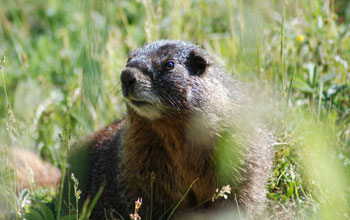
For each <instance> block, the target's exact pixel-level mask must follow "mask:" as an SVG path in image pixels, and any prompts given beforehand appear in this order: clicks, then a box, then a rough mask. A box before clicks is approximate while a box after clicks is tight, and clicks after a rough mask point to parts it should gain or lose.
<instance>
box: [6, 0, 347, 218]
mask: <svg viewBox="0 0 350 220" xmlns="http://www.w3.org/2000/svg"><path fill="white" fill-rule="evenodd" d="M283 8H284V9H283ZM283 10H285V15H284V13H283ZM336 12H337V13H336ZM0 23H1V28H0V42H1V43H0V56H5V57H6V59H5V60H4V62H2V63H1V67H2V68H1V70H0V73H1V83H0V122H1V123H0V146H11V147H25V148H30V149H32V150H34V151H38V152H40V154H41V156H42V157H43V158H44V159H46V160H49V161H51V162H52V163H53V164H54V165H56V166H58V167H61V166H62V164H63V162H62V158H63V153H62V152H63V146H62V144H61V142H60V138H59V134H63V133H64V132H65V131H64V128H65V127H67V126H68V127H69V128H70V129H71V133H72V137H73V139H74V140H78V139H80V138H83V137H84V136H86V135H87V134H88V133H91V132H92V131H93V130H96V129H97V128H100V127H102V126H104V125H106V124H107V123H108V122H111V121H113V120H115V119H117V118H120V117H122V115H123V112H124V104H123V102H122V99H121V96H120V88H119V73H120V71H121V70H122V69H123V67H124V65H125V62H126V59H127V54H128V53H129V51H130V50H132V49H134V48H137V47H139V46H142V45H144V44H145V43H147V42H151V41H153V40H157V39H162V38H171V39H182V40H188V41H192V42H194V43H197V44H199V45H201V46H203V47H204V48H205V49H206V50H207V51H208V52H209V53H211V54H212V56H213V57H214V59H215V60H216V61H217V62H218V63H219V64H221V65H223V66H224V67H225V68H226V69H227V70H228V72H230V73H232V74H234V75H235V76H236V77H238V78H241V79H242V80H244V81H248V82H250V84H251V85H252V87H257V90H258V91H260V90H261V91H267V92H266V94H269V95H262V96H264V98H263V99H261V100H262V102H263V103H260V104H257V105H258V106H259V107H263V109H262V111H263V112H266V114H267V115H268V116H269V120H271V121H272V124H274V125H276V126H275V127H277V128H278V129H277V131H276V133H277V135H278V137H279V143H280V144H278V145H277V146H276V160H275V164H274V169H273V177H271V180H270V182H269V184H268V186H267V188H268V190H269V193H268V195H267V197H268V198H269V201H270V202H269V206H270V208H269V212H268V213H269V214H268V216H272V217H271V218H276V217H280V218H288V217H289V218H321V219H342V218H349V212H350V211H349V207H350V205H349V195H350V192H349V188H350V176H349V173H350V169H349V166H350V73H349V72H350V69H349V62H350V31H349V30H350V4H349V2H348V1H346V0H334V1H333V0H322V1H316V0H310V1H306V0H305V1H303V0H299V1H285V2H284V1H277V0H275V1H273V0H271V1H258V0H252V1H242V0H235V1H229V0H227V1H225V0H222V1H210V0H201V1H186V0H180V1H176V2H172V1H152V0H143V1H127V0H119V1H107V0H103V1H97V0H89V1H68V0H60V1H58V0H48V1H46V0H36V1H24V0H3V1H1V2H0ZM282 24H283V25H282ZM282 27H283V29H282ZM282 30H283V34H281V33H282ZM282 42H283V43H282ZM281 45H282V46H283V48H282V50H281ZM5 91H6V92H7V98H6V95H5ZM264 94H265V93H264ZM278 99H279V100H281V101H276V100H278ZM265 102H266V103H265ZM264 104H265V105H264ZM265 106H266V107H265ZM264 108H265V109H264ZM272 109H275V110H274V111H272ZM284 112H285V114H284ZM67 123H68V125H67ZM5 152H6V151H5ZM1 160H2V161H3V163H1V165H0V168H1V169H0V171H1V175H0V183H1V189H0V195H1V196H3V197H4V198H7V200H8V201H9V203H8V204H0V205H1V207H0V208H1V209H0V210H1V213H0V215H3V214H2V213H9V212H12V213H13V214H14V215H15V216H17V217H19V216H20V215H23V213H24V212H25V210H27V211H28V207H29V206H28V204H29V203H30V198H31V199H32V200H38V201H40V202H46V198H45V196H43V193H41V192H29V191H24V192H22V193H21V194H20V195H19V196H15V194H14V188H13V187H12V186H11V185H10V184H9V182H10V179H11V178H13V177H11V175H12V174H13V172H11V171H10V170H9V169H8V167H7V158H6V153H4V154H2V156H1ZM12 176H13V175H12ZM40 204H41V203H40ZM48 204H50V203H48ZM48 206H49V207H50V209H49V210H56V209H57V207H55V206H50V205H48ZM38 209H39V211H40V210H43V209H45V208H38ZM11 210H12V211H11ZM45 210H46V211H47V209H45ZM130 211H132V210H130ZM47 212H49V211H47ZM53 213H54V212H53ZM54 216H56V214H55V213H54ZM61 216H62V215H61ZM0 218H1V217H0Z"/></svg>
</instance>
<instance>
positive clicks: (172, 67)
mask: <svg viewBox="0 0 350 220" xmlns="http://www.w3.org/2000/svg"><path fill="white" fill-rule="evenodd" d="M165 67H166V69H167V70H171V69H174V67H175V63H174V62H173V61H168V62H166V64H165Z"/></svg>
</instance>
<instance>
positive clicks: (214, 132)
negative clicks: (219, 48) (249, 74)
mask: <svg viewBox="0 0 350 220" xmlns="http://www.w3.org/2000/svg"><path fill="white" fill-rule="evenodd" d="M121 83H122V92H123V96H124V98H125V102H126V106H127V115H126V118H125V119H123V120H121V121H118V122H115V123H113V124H111V125H109V126H107V127H106V128H105V129H103V130H101V131H99V132H97V133H96V134H95V136H94V137H93V138H92V139H91V140H90V141H89V142H88V143H87V144H86V145H85V146H84V147H82V148H79V149H78V150H77V152H78V153H76V154H75V155H76V156H72V159H71V161H72V163H73V164H72V169H73V172H74V173H75V174H76V175H78V179H79V178H81V179H80V183H84V182H85V183H86V185H85V187H83V188H82V192H83V195H84V197H85V198H87V196H88V195H89V196H91V197H93V196H94V195H95V194H96V193H97V191H98V190H99V189H100V187H101V186H103V188H104V190H103V193H102V195H101V196H100V198H99V200H98V202H97V204H96V206H95V208H94V210H93V213H92V216H91V218H92V219H103V218H104V216H105V213H106V214H107V216H110V217H112V216H114V217H116V218H118V217H119V215H118V214H117V213H120V214H121V215H122V216H123V217H124V218H125V219H126V218H129V217H128V216H129V214H130V213H132V212H133V207H134V201H135V200H136V199H137V198H138V197H142V198H143V204H142V206H141V209H140V212H139V214H140V216H141V217H142V219H148V218H149V217H150V216H151V214H152V216H153V219H159V218H161V216H164V217H166V216H167V215H169V213H170V211H171V210H172V208H173V207H174V205H175V204H177V203H178V202H179V201H180V200H181V198H182V197H183V195H184V194H185V192H186V191H187V190H188V189H189V187H190V185H191V183H193V182H194V181H195V183H194V184H193V185H192V187H191V188H190V190H189V192H188V194H187V196H186V197H185V198H184V200H183V201H182V203H181V204H180V206H179V207H178V208H177V210H176V211H177V214H178V215H179V213H185V212H186V211H187V210H191V209H192V208H194V207H196V208H200V209H215V208H216V207H221V206H228V207H232V208H235V207H237V205H239V207H240V209H241V210H246V211H248V213H260V212H261V211H262V209H263V208H264V201H265V197H266V195H265V194H266V192H265V185H266V181H267V178H268V176H269V170H270V164H271V160H272V155H273V154H272V141H271V137H270V135H269V134H268V132H267V131H266V129H265V128H264V126H263V125H262V124H261V123H260V122H259V120H258V119H255V117H254V116H253V115H251V114H250V112H251V110H252V107H251V104H250V101H249V98H248V97H247V95H246V94H247V91H246V88H245V86H244V85H243V84H242V83H241V82H239V81H238V80H235V79H233V78H232V77H230V76H229V75H228V74H226V73H225V72H224V71H223V70H222V69H221V68H220V67H218V66H217V65H216V64H215V63H214V62H213V60H212V59H211V58H210V57H209V55H208V54H207V53H206V52H205V51H204V50H202V49H201V48H200V47H198V46H196V45H194V44H191V43H188V42H183V41H173V40H163V41H157V42H154V43H151V44H149V45H146V46H145V47H143V48H140V49H138V50H135V51H133V52H132V53H131V54H130V56H129V59H128V62H127V64H126V67H125V69H124V70H123V71H122V73H121ZM82 152H84V153H82ZM82 155H86V157H83V156H82ZM79 158H84V159H79ZM75 167H80V170H79V169H78V170H77V169H75ZM82 168H83V169H82ZM224 185H230V187H231V188H232V192H231V194H230V195H229V197H228V200H227V201H224V202H221V201H219V202H218V201H215V202H211V200H209V201H207V202H204V203H203V201H206V200H208V199H210V198H212V196H213V195H214V194H215V192H216V189H217V188H221V187H222V186H224ZM84 197H83V198H84ZM151 201H152V202H153V204H152V205H151V203H152V202H151ZM236 202H238V204H236ZM151 209H152V210H151Z"/></svg>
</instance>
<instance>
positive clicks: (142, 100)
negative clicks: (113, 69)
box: [121, 40, 212, 119]
mask: <svg viewBox="0 0 350 220" xmlns="http://www.w3.org/2000/svg"><path fill="white" fill-rule="evenodd" d="M211 66H212V64H211V63H210V60H209V59H208V55H207V54H206V52H205V51H204V50H202V49H200V48H199V47H198V46H196V45H193V44H191V43H187V42H183V41H170V40H167V41H166V40H163V41H157V42H155V43H152V44H149V45H147V46H145V47H143V48H140V49H138V50H135V51H133V52H131V53H130V56H129V59H128V62H127V65H126V68H125V69H124V70H123V72H122V74H121V82H122V91H123V95H124V97H125V98H126V102H127V104H128V107H131V108H132V109H133V110H134V111H136V112H137V114H139V115H140V116H143V117H146V118H149V119H158V118H162V117H169V116H170V117H171V116H177V117H178V116H179V114H181V115H183V114H189V113H191V112H193V111H195V110H198V109H200V107H201V105H203V104H205V103H206V100H205V97H207V95H206V94H207V92H208V91H206V89H205V88H206V86H204V85H205V84H206V82H205V81H206V74H207V72H208V71H210V70H209V69H210V68H211Z"/></svg>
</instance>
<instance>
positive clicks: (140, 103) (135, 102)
mask: <svg viewBox="0 0 350 220" xmlns="http://www.w3.org/2000/svg"><path fill="white" fill-rule="evenodd" d="M130 102H131V104H133V105H135V106H137V107H141V106H144V105H150V104H151V103H149V102H146V101H141V100H134V99H130Z"/></svg>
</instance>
